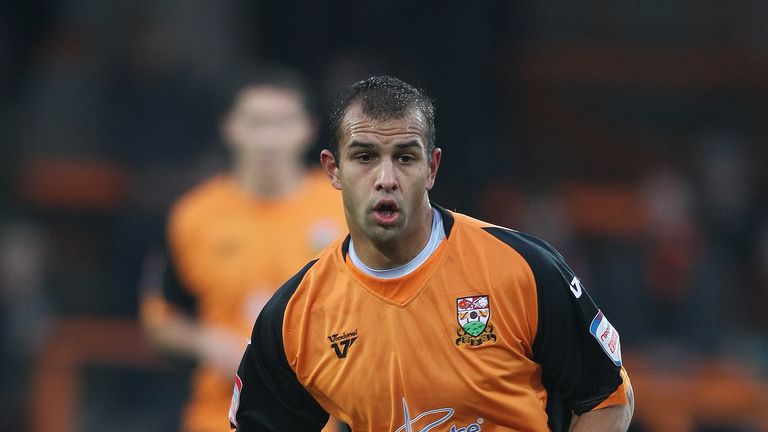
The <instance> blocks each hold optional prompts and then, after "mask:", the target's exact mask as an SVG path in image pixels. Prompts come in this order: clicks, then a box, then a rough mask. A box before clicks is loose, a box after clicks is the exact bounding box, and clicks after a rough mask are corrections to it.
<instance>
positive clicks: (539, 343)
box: [486, 228, 626, 430]
mask: <svg viewBox="0 0 768 432" xmlns="http://www.w3.org/2000/svg"><path fill="white" fill-rule="evenodd" d="M486 230H487V231H489V232H490V233H491V234H493V235H494V236H496V237H497V238H499V239H500V240H502V241H504V242H505V243H507V244H508V245H510V246H511V247H513V248H514V249H515V250H516V251H517V252H519V253H520V254H521V255H522V256H523V258H524V259H525V260H526V262H527V263H528V265H529V266H530V268H531V271H532V272H533V276H534V279H535V282H536V287H535V288H536V297H537V303H538V317H539V319H538V324H537V331H536V337H535V340H534V343H533V358H534V360H535V361H536V362H538V363H539V364H541V366H542V369H543V375H542V382H543V384H544V386H545V388H546V389H547V393H548V401H547V411H548V414H549V415H550V427H551V428H552V429H553V430H561V429H566V430H567V422H568V421H569V420H570V417H571V414H572V413H575V414H582V413H584V412H587V411H590V410H592V409H594V408H596V407H598V406H600V405H601V404H602V403H603V402H605V401H606V400H607V399H609V398H610V397H611V396H612V395H613V394H614V393H615V392H616V391H617V389H619V388H620V387H621V386H622V382H623V379H622V373H621V372H622V363H621V343H620V338H619V333H618V331H617V330H616V329H615V328H613V326H612V325H611V324H610V322H609V321H608V318H607V317H606V316H605V314H604V313H603V312H602V311H601V310H600V309H599V308H598V307H597V305H596V304H595V302H594V301H593V300H592V298H591V297H590V296H589V294H588V293H587V291H586V289H585V288H584V286H583V285H582V284H581V281H579V279H578V278H577V277H576V275H575V274H574V273H573V271H572V270H571V269H570V268H569V267H568V265H567V264H566V263H565V260H564V259H563V257H562V255H560V254H559V253H558V252H557V251H556V250H555V249H554V248H552V247H551V246H550V245H548V244H547V243H545V242H543V241H541V240H539V239H536V238H535V237H532V236H529V235H526V234H522V233H519V232H515V231H511V230H506V229H502V228H487V229H486ZM625 401H626V399H625ZM625 403H626V402H625ZM561 421H562V422H563V423H566V425H563V424H562V423H560V422H561ZM552 422H555V423H558V424H552Z"/></svg>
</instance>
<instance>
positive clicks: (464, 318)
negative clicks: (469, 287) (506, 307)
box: [456, 295, 496, 346]
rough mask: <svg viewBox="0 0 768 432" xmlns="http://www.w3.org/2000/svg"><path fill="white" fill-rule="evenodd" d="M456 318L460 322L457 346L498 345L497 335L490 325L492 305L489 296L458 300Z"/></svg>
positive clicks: (457, 332) (457, 331)
mask: <svg viewBox="0 0 768 432" xmlns="http://www.w3.org/2000/svg"><path fill="white" fill-rule="evenodd" d="M456 318H457V319H458V321H459V328H458V329H457V330H456V334H457V336H458V337H457V338H456V346H460V345H463V344H467V345H469V346H478V345H482V344H484V343H487V342H490V343H496V334H495V333H494V332H493V324H491V323H490V319H491V303H490V301H489V299H488V296H487V295H482V296H473V297H461V298H457V299H456Z"/></svg>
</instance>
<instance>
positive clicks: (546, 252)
mask: <svg viewBox="0 0 768 432" xmlns="http://www.w3.org/2000/svg"><path fill="white" fill-rule="evenodd" d="M451 215H452V216H453V218H454V225H455V226H456V229H457V231H458V230H460V231H461V232H462V233H463V235H465V236H468V237H470V238H473V239H476V240H477V241H479V242H482V243H483V244H484V245H486V246H488V247H493V246H492V245H494V244H495V245H496V246H497V247H501V248H504V249H508V250H513V251H515V252H516V253H518V254H520V255H522V256H523V258H524V259H525V260H526V261H528V262H529V264H531V261H536V262H539V263H542V262H545V263H546V262H554V261H563V257H562V255H560V253H559V252H558V251H557V250H556V249H555V248H554V247H553V246H552V245H550V244H549V243H547V242H546V241H544V240H542V239H540V238H538V237H536V236H533V235H531V234H527V233H524V232H521V231H517V230H514V229H511V228H507V227H503V226H500V225H496V224H493V223H490V222H486V221H483V220H480V219H476V218H473V217H471V216H467V215H465V214H461V213H456V212H451Z"/></svg>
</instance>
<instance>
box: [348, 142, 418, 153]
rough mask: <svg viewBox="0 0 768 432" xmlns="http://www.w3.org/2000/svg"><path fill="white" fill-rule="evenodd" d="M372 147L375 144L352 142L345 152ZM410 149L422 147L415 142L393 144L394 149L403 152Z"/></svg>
mask: <svg viewBox="0 0 768 432" xmlns="http://www.w3.org/2000/svg"><path fill="white" fill-rule="evenodd" d="M374 147H376V144H371V143H367V142H363V141H357V140H355V141H352V142H350V143H349V144H347V150H348V151H349V150H352V149H354V148H365V149H372V148H374ZM412 147H418V148H422V145H421V143H420V142H419V141H416V140H413V141H408V142H404V143H399V144H395V148H397V149H398V150H404V149H408V148H412Z"/></svg>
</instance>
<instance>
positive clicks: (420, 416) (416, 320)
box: [230, 208, 629, 432]
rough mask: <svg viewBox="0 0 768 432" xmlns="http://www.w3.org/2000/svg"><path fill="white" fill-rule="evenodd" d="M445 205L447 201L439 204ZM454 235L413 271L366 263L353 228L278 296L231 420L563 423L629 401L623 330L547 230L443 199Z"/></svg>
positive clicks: (257, 333) (279, 425)
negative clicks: (468, 211)
mask: <svg viewBox="0 0 768 432" xmlns="http://www.w3.org/2000/svg"><path fill="white" fill-rule="evenodd" d="M438 209H439V208H438ZM439 211H440V212H441V214H442V217H443V224H444V229H445V233H446V235H447V237H446V239H445V240H444V241H443V242H442V243H441V244H440V246H439V247H438V248H437V250H435V252H434V253H433V254H432V255H431V256H430V257H429V258H428V259H427V261H426V262H424V263H423V264H422V265H421V266H419V267H418V268H417V269H416V270H415V271H413V272H412V273H410V274H408V275H406V276H403V277H400V278H397V279H379V278H374V277H371V276H368V275H367V274H366V273H363V272H362V271H360V270H359V269H357V267H355V266H354V265H353V264H351V263H350V260H349V259H348V256H347V250H348V245H349V239H347V240H344V241H340V242H338V243H336V244H334V245H332V246H331V247H329V248H327V249H326V250H325V251H324V252H323V253H321V254H320V255H319V256H318V258H317V259H315V260H313V261H312V262H310V263H309V264H307V265H306V266H305V267H304V268H303V269H301V271H299V273H297V274H296V275H295V276H294V277H293V278H291V279H290V280H289V281H288V282H287V283H285V284H284V285H283V287H282V288H281V289H280V290H279V291H278V292H277V293H276V294H275V296H274V297H273V298H272V299H271V300H270V301H269V303H268V304H267V306H266V307H265V308H264V310H263V311H262V313H261V315H260V316H259V318H258V319H257V321H256V325H255V326H254V329H253V333H252V336H251V343H250V344H249V345H248V348H247V349H246V352H245V355H244V357H243V360H242V362H241V364H240V368H239V371H238V374H237V377H236V385H235V394H234V396H233V401H232V407H231V410H230V421H231V422H232V424H233V427H237V428H238V430H240V431H244V432H250V431H319V430H320V429H321V428H322V427H323V425H325V422H326V421H327V418H328V415H329V413H330V414H331V415H333V416H335V417H336V418H339V419H341V420H342V421H344V422H346V423H347V424H348V425H349V426H350V429H351V430H353V431H355V432H364V431H376V432H378V431H391V432H401V431H526V432H527V431H547V430H553V431H561V430H567V428H568V424H569V421H570V418H571V416H572V413H576V414H581V413H584V412H586V411H590V410H593V409H596V408H602V407H606V406H610V405H617V404H626V403H627V399H626V390H627V388H628V385H629V383H628V378H627V375H626V373H625V372H624V370H623V369H622V366H621V355H620V345H619V337H618V333H617V332H616V330H615V329H613V327H611V325H610V323H609V322H608V320H607V319H606V318H605V317H604V316H603V314H602V312H600V310H599V309H598V308H597V307H596V306H595V304H594V302H593V301H592V299H591V298H590V297H589V295H588V294H587V293H586V291H585V290H584V288H583V287H582V286H581V283H580V282H579V281H578V279H577V278H576V277H575V276H574V274H573V272H572V271H571V270H570V268H568V266H567V265H566V264H565V262H564V260H563V257H562V256H561V255H560V254H559V253H557V252H556V251H555V250H554V249H553V248H552V247H550V246H549V245H547V244H546V243H544V242H542V241H540V240H538V239H536V238H534V237H531V236H528V235H525V234H522V233H519V232H516V231H512V230H509V229H506V228H501V227H497V226H494V225H491V224H487V223H484V222H482V221H478V220H475V219H472V218H470V217H467V216H464V215H461V214H458V213H454V212H449V211H446V210H443V209H439Z"/></svg>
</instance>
